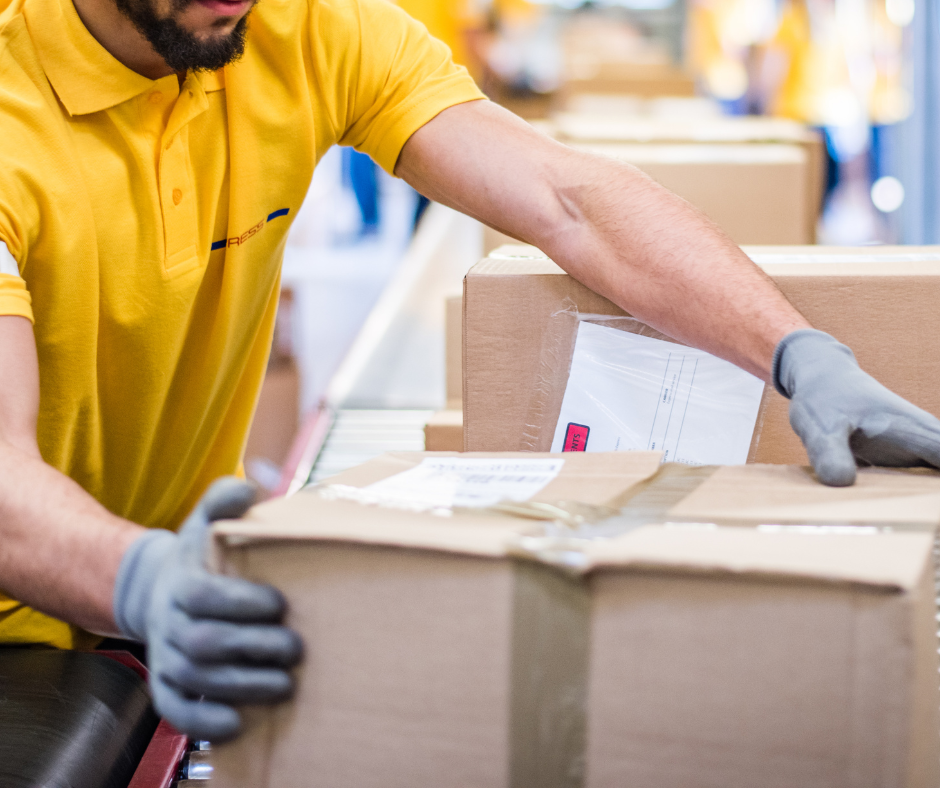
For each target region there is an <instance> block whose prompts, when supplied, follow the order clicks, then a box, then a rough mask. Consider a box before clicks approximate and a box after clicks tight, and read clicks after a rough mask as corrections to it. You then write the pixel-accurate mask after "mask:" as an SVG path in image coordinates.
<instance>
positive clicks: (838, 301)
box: [464, 246, 940, 464]
mask: <svg viewBox="0 0 940 788" xmlns="http://www.w3.org/2000/svg"><path fill="white" fill-rule="evenodd" d="M746 251H747V252H748V253H749V254H750V255H751V256H752V258H753V259H754V260H755V261H756V262H757V263H758V265H760V266H761V268H763V270H764V271H766V272H767V273H768V274H769V275H770V276H771V277H772V278H773V280H774V281H775V282H776V283H777V285H778V286H779V287H780V288H781V290H782V291H783V293H784V294H785V295H786V296H787V298H788V299H789V300H790V301H791V302H792V303H793V305H794V306H795V307H796V308H797V309H799V310H800V311H801V312H802V313H803V314H804V315H805V316H806V317H807V318H808V319H809V321H810V322H811V323H812V324H813V325H814V326H816V327H817V328H819V329H820V330H822V331H827V332H829V333H830V334H832V335H833V336H835V337H836V338H837V339H838V340H840V341H841V342H844V343H845V344H847V345H848V346H849V347H851V348H852V349H853V350H854V352H855V354H856V356H857V358H858V360H859V363H860V364H861V366H862V368H863V369H865V370H866V371H868V372H869V373H871V374H872V375H874V376H875V378H877V379H878V380H880V381H881V382H882V383H884V384H885V385H886V386H888V387H889V388H890V389H892V390H893V391H895V392H897V393H898V394H900V395H901V396H902V397H905V398H906V399H908V400H910V401H911V402H913V403H914V404H915V405H918V406H919V407H921V408H924V409H925V410H927V411H929V412H931V413H933V414H934V415H936V416H940V387H938V386H937V385H936V381H937V380H940V310H938V309H937V304H938V303H940V247H877V248H872V247H863V248H856V249H850V248H839V247H749V248H747V249H746ZM464 291H465V292H464V305H465V306H464V424H465V446H466V448H467V450H468V451H517V450H520V449H524V448H535V449H538V450H547V449H548V448H549V447H550V445H551V442H550V439H549V440H547V442H546V441H543V442H541V443H539V442H536V443H535V444H531V443H528V442H527V439H526V435H527V424H529V422H531V420H532V419H531V418H530V410H531V407H532V403H533V401H534V399H535V397H536V395H538V394H539V392H540V391H549V392H554V394H555V395H557V407H558V408H560V406H561V397H562V395H563V394H564V389H565V385H566V381H567V366H566V362H565V359H566V356H565V353H566V352H567V353H568V354H569V355H568V356H567V358H570V349H571V348H572V347H573V341H574V335H573V333H571V331H572V329H571V328H570V325H571V324H568V325H569V328H565V326H564V325H562V324H561V323H560V321H559V319H558V318H557V317H555V318H553V315H556V314H557V313H559V312H561V311H562V310H565V309H576V310H578V311H579V312H580V313H582V314H597V315H624V314H625V313H624V311H623V310H621V309H620V308H618V307H616V306H615V305H614V304H612V303H611V302H610V301H608V300H607V299H605V298H603V297H602V296H600V295H598V294H597V293H594V292H592V291H591V290H589V289H588V288H586V287H584V286H583V285H582V284H580V283H579V282H577V281H576V280H574V279H573V278H572V277H570V276H568V275H567V274H566V273H565V272H564V271H562V269H561V268H559V267H558V266H557V265H555V264H554V263H553V262H551V261H550V260H548V259H547V258H546V257H545V256H544V255H542V254H541V253H540V252H538V251H537V250H535V249H533V248H532V247H521V246H515V247H504V248H503V249H502V250H499V251H497V252H495V253H494V254H492V255H491V256H490V257H489V258H487V259H486V260H483V261H482V262H480V263H479V264H477V265H476V266H474V267H473V268H472V269H471V270H470V271H469V273H468V274H467V277H466V279H465V281H464ZM565 331H567V332H568V333H564V332H565ZM559 332H562V333H560V334H559ZM559 341H561V342H562V343H564V342H565V341H567V342H568V345H567V349H565V346H564V344H562V345H561V346H558V345H557V343H558V342H559ZM549 342H554V343H555V346H556V347H560V348H561V349H559V350H558V351H557V358H556V361H557V363H555V364H554V365H551V366H548V367H546V366H545V364H544V363H543V358H542V351H543V348H544V347H546V343H549ZM788 407H789V403H788V402H787V400H785V399H784V398H783V397H781V396H780V395H779V394H777V393H776V391H774V390H773V389H772V387H769V386H768V387H767V389H766V391H765V394H764V399H763V402H762V404H761V410H760V414H759V416H758V422H757V430H756V432H755V436H754V441H753V444H752V447H751V454H750V457H749V459H750V460H751V461H755V462H762V463H784V464H787V463H791V464H805V463H806V462H808V459H807V457H806V453H805V451H804V449H803V446H802V444H801V443H800V440H799V438H798V437H797V436H796V434H795V433H794V432H793V430H792V429H791V427H790V422H789V410H788ZM555 413H556V414H557V411H555ZM550 415H551V414H550V413H546V417H549V416H550ZM528 432H529V433H530V434H531V430H528Z"/></svg>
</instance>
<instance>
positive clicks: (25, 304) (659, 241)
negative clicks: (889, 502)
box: [0, 0, 940, 738]
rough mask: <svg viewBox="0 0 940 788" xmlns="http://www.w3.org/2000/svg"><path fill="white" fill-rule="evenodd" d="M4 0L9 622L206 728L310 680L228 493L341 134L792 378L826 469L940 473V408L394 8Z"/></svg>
mask: <svg viewBox="0 0 940 788" xmlns="http://www.w3.org/2000/svg"><path fill="white" fill-rule="evenodd" d="M0 2H4V3H6V7H5V9H4V10H3V11H2V12H0V85H2V89H0V370H2V375H0V587H2V589H3V591H4V592H5V593H6V594H8V596H5V597H3V598H2V600H0V642H4V643H35V644H46V645H51V646H58V647H74V646H78V645H81V644H82V643H85V642H86V641H87V639H88V637H89V636H88V635H87V633H88V632H97V633H104V634H117V633H120V634H123V635H124V636H126V637H129V638H133V639H136V640H139V641H142V642H144V643H146V645H147V647H148V658H149V661H150V667H151V686H152V689H153V692H154V699H155V703H156V706H157V708H158V710H159V711H160V712H161V713H162V714H164V715H165V716H166V717H167V718H168V719H169V720H170V721H171V722H173V723H174V724H176V725H177V726H178V727H180V728H181V729H182V730H184V731H186V732H188V733H191V734H192V735H194V736H202V737H208V738H225V737H228V736H231V735H234V734H235V733H236V732H237V730H238V726H239V716H238V712H237V706H238V705H239V704H241V703H248V702H273V701H276V700H278V699H280V698H283V697H285V696H286V695H287V694H289V693H290V690H291V685H290V679H289V674H288V672H287V669H288V668H289V667H290V666H291V665H293V664H294V663H295V662H296V661H297V660H298V659H299V658H300V651H301V644H300V643H299V641H298V639H297V637H296V635H295V634H294V633H293V632H291V631H290V630H289V629H287V628H285V627H283V626H282V625H281V624H280V623H279V621H280V616H281V614H282V612H283V600H282V599H281V597H280V595H279V594H278V593H277V591H275V590H274V589H271V588H267V587H260V586H257V585H254V584H251V583H247V582H243V581H237V580H235V579H232V578H222V577H217V576H214V575H211V574H209V573H208V572H207V571H206V570H205V569H204V568H203V562H204V556H203V551H204V549H205V536H206V532H207V528H208V526H209V523H210V521H211V520H212V519H214V518H218V517H223V516H238V515H240V514H241V513H242V512H243V511H244V510H245V509H246V507H247V506H248V505H249V503H250V500H251V491H250V489H248V488H247V487H246V486H245V485H243V484H242V483H240V482H237V481H234V480H227V481H222V482H220V483H216V484H215V485H212V487H211V489H209V491H208V492H207V493H206V490H207V488H209V487H210V484H211V483H212V481H213V480H214V479H216V478H217V477H219V476H222V475H225V474H231V473H234V472H236V471H237V470H238V467H239V462H240V457H241V453H242V450H243V447H244V442H245V434H246V431H247V429H248V426H249V422H250V420H251V415H252V409H253V407H254V403H255V400H256V396H257V392H258V389H259V386H260V383H261V379H262V375H263V373H264V368H265V360H266V357H267V353H268V347H269V344H270V340H271V334H272V324H273V318H274V310H275V303H276V295H277V291H278V284H279V272H280V262H281V256H282V252H283V249H284V243H285V238H286V236H287V230H288V227H289V225H290V222H291V220H292V218H293V217H294V216H295V215H296V213H297V210H298V208H299V207H300V204H301V202H302V200H303V198H304V195H305V192H306V190H307V186H308V184H309V182H310V178H311V174H312V172H313V168H314V166H315V165H316V162H317V161H318V159H319V158H320V157H321V156H322V155H323V153H324V152H325V151H326V150H327V149H328V148H329V147H330V146H331V145H334V144H343V145H353V146H355V147H356V148H358V149H359V150H361V151H364V152H366V153H368V154H369V155H370V156H372V157H373V158H374V159H375V160H376V162H377V163H378V164H379V165H381V166H382V167H384V168H385V169H386V170H388V171H389V172H394V173H395V174H397V175H399V176H401V177H404V178H405V179H406V180H408V181H409V182H410V183H412V184H413V185H414V186H415V187H416V188H418V190H419V191H421V192H422V193H424V194H425V195H427V196H428V197H431V198H432V199H436V200H439V201H441V202H444V203H447V204H449V205H452V206H455V207H457V208H459V209H461V210H463V211H466V212H467V213H469V214H471V215H474V216H477V217H479V218H480V219H481V220H483V221H485V222H487V223H489V224H491V225H492V226H494V227H496V228H497V229H499V230H502V231H504V232H507V233H510V234H512V235H514V236H516V237H519V238H522V239H525V240H528V241H531V242H533V243H536V244H538V245H539V246H540V247H541V248H542V249H544V250H545V251H546V252H547V253H548V254H550V255H551V256H552V258H553V259H555V260H557V261H558V262H559V263H560V264H561V265H562V266H564V267H565V268H566V269H567V270H568V271H569V272H570V273H571V274H572V275H573V276H575V277H576V278H578V279H579V280H581V281H582V282H584V283H585V284H586V285H587V286H589V287H591V288H593V289H594V290H596V291H598V292H600V293H602V294H604V295H605V296H607V297H608V298H610V299H611V300H612V301H614V302H615V303H617V304H619V305H620V306H622V307H623V308H624V309H626V310H627V311H629V312H631V313H632V314H634V315H636V316H637V317H638V318H640V319H642V320H644V321H645V322H647V323H650V324H651V325H654V326H656V327H658V328H659V329H661V330H663V331H665V332H667V333H669V334H671V335H672V336H674V337H676V338H678V339H680V340H682V341H685V342H687V343H689V344H692V345H696V346H698V347H701V348H703V349H705V350H708V351H710V352H712V353H715V354H717V355H719V356H722V357H724V358H726V359H729V360H731V361H733V362H735V363H737V364H739V365H741V366H742V367H744V368H746V369H748V370H750V371H752V372H754V373H755V374H758V375H761V376H763V377H764V378H765V379H767V380H772V381H773V382H774V384H775V385H776V386H777V388H778V389H779V390H780V391H781V392H782V393H784V394H785V395H786V396H789V397H791V399H792V405H791V414H792V420H793V424H794V427H795V428H796V429H797V431H798V432H799V434H800V435H801V437H802V438H803V439H804V442H805V443H806V445H807V448H808V450H809V454H810V457H811V459H812V460H813V462H814V464H815V466H816V469H817V473H818V474H819V476H820V478H821V479H822V480H823V481H825V482H827V483H830V484H851V483H852V481H853V480H854V475H855V463H856V459H858V460H859V461H864V462H873V463H880V464H893V465H904V464H916V463H922V462H927V463H930V464H933V465H938V464H940V422H937V420H936V419H934V418H933V417H932V416H929V415H928V414H926V413H923V412H922V411H919V410H917V409H916V408H914V407H913V406H911V405H909V404H908V403H905V402H904V401H903V400H901V399H900V398H898V397H896V396H895V395H893V394H891V393H890V392H888V391H887V390H886V389H884V388H883V387H881V386H880V385H879V384H877V383H876V382H875V381H874V380H872V379H871V378H870V377H868V376H867V375H866V374H865V373H864V372H862V371H861V370H860V369H859V368H858V366H857V365H856V364H855V362H854V359H853V357H852V355H851V352H850V351H849V350H848V349H847V348H845V347H843V346H842V345H839V344H838V343H837V342H836V341H835V340H833V339H832V338H831V337H828V336H827V335H825V334H821V333H820V332H816V331H813V330H812V329H810V327H809V325H808V323H807V322H806V320H805V319H804V318H803V317H802V316H801V315H800V314H799V313H797V312H796V311H795V310H794V309H793V307H792V306H791V305H790V304H789V303H788V302H787V301H786V299H785V298H784V297H783V296H782V295H781V294H780V293H779V292H778V291H777V290H776V289H775V288H774V287H773V285H772V284H771V283H770V282H769V281H767V280H766V278H765V277H764V276H763V275H762V274H761V273H760V272H759V271H758V269H756V268H755V267H754V266H753V265H752V264H751V262H750V261H749V260H748V259H747V257H745V256H744V255H743V254H742V253H741V251H740V250H739V249H738V248H737V247H736V246H735V245H734V244H732V243H731V242H730V241H729V240H728V239H727V238H726V237H725V236H723V235H722V234H721V233H720V231H719V230H717V228H715V227H714V226H713V225H712V224H710V223H709V222H708V221H707V220H706V219H705V218H703V217H702V216H701V215H699V214H698V213H697V212H695V211H694V210H693V209H692V208H691V207H690V206H688V205H687V204H686V203H684V202H683V201H682V200H680V199H678V198H677V197H675V196H674V195H671V194H670V193H668V192H667V191H665V190H664V189H662V188H660V187H659V186H657V185H656V184H655V183H653V182H652V181H651V180H649V179H648V178H646V177H645V176H643V175H642V174H640V173H639V172H638V171H637V170H635V169H633V168H632V167H629V166H626V165H621V164H617V163H615V162H612V161H606V160H601V159H598V158H595V157H593V156H590V155H587V154H583V153H579V152H576V151H573V150H570V149H568V148H565V147H563V146H561V145H558V144H556V143H554V142H552V141H550V140H549V139H547V138H545V137H544V136H542V135H540V134H539V133H537V132H535V131H534V130H532V129H531V128H530V127H529V126H528V125H527V124H525V123H523V122H521V121H519V120H518V119H516V118H514V117H513V116H512V115H510V114H509V113H508V112H506V111H504V110H502V109H500V108H499V107H496V106H494V105H492V104H490V103H489V102H487V101H485V100H482V96H481V94H480V93H479V91H478V90H477V88H476V87H475V85H474V84H473V82H472V81H471V80H470V79H469V77H468V76H467V74H466V72H465V71H464V70H463V69H462V68H459V67H456V66H454V64H453V62H452V61H451V59H450V56H449V54H448V52H447V49H446V47H444V46H443V45H442V44H440V43H439V42H437V41H435V40H433V39H432V38H430V37H429V36H428V35H427V32H426V31H425V29H424V28H423V27H422V26H420V25H418V24H417V23H415V22H413V21H411V20H410V19H409V18H408V17H407V15H406V14H404V13H403V12H402V11H400V10H399V9H397V8H395V7H393V6H392V5H390V4H388V3H386V2H385V0H262V2H261V3H260V4H259V5H258V6H257V8H255V9H254V10H252V5H253V2H254V0H0ZM249 12H251V13H250V16H249ZM187 515H188V516H187ZM181 524H182V528H179V526H180V525H181ZM174 529H179V530H178V532H177V533H174ZM16 600H23V601H16Z"/></svg>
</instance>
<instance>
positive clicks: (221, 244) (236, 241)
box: [210, 208, 290, 252]
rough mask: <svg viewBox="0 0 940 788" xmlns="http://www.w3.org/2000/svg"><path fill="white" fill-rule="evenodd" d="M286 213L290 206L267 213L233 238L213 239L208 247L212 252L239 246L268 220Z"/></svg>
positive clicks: (258, 230)
mask: <svg viewBox="0 0 940 788" xmlns="http://www.w3.org/2000/svg"><path fill="white" fill-rule="evenodd" d="M288 213H290V208H278V209H277V210H276V211H272V212H271V213H269V214H268V218H267V219H262V220H261V221H260V222H258V223H257V224H256V225H255V226H254V227H250V228H249V229H247V230H245V232H243V233H242V234H241V235H236V236H234V237H233V238H223V239H222V240H221V241H213V242H212V246H211V247H210V249H211V251H213V252H214V251H216V250H217V249H225V248H227V247H229V246H241V245H242V244H243V243H245V241H247V240H248V239H249V238H251V237H252V236H253V235H257V234H258V233H260V232H261V231H262V230H263V229H264V226H265V225H266V224H267V223H268V222H270V221H272V220H273V219H277V218H278V217H279V216H287V214H288Z"/></svg>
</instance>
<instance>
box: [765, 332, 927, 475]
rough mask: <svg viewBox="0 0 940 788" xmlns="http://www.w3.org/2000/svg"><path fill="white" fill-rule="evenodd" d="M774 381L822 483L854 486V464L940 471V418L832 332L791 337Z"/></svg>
mask: <svg viewBox="0 0 940 788" xmlns="http://www.w3.org/2000/svg"><path fill="white" fill-rule="evenodd" d="M773 382H774V387H775V388H776V389H777V391H779V392H780V393H781V394H783V396H785V397H787V398H788V399H789V400H790V424H791V425H792V426H793V429H794V430H795V431H796V434H797V435H799V436H800V438H801V439H802V441H803V445H804V446H806V451H807V453H808V454H809V459H810V462H812V463H813V467H814V468H815V469H816V475H817V476H818V477H819V480H820V481H821V482H823V484H828V485H831V486H833V487H846V486H848V485H850V484H854V483H855V468H856V463H858V464H861V465H882V466H894V467H911V466H918V465H921V466H922V465H932V466H934V467H940V420H938V419H936V418H934V417H933V416H931V415H930V414H929V413H927V412H926V411H924V410H921V409H920V408H918V407H915V406H914V405H912V404H911V403H910V402H908V401H907V400H905V399H902V398H901V397H899V396H898V395H897V394H895V393H893V392H892V391H889V390H888V389H886V388H885V387H884V386H882V385H881V384H880V383H879V382H878V381H877V380H875V379H874V378H873V377H871V375H869V374H867V373H866V372H863V371H862V370H861V369H860V368H859V366H858V362H857V361H856V360H855V356H854V355H853V354H852V351H851V350H849V349H848V348H847V347H846V346H845V345H842V344H840V343H839V342H837V341H836V340H835V339H833V338H832V337H831V336H829V335H828V334H824V333H823V332H822V331H816V330H814V329H809V328H808V329H801V330H799V331H794V332H793V333H791V334H787V335H786V336H785V337H784V338H783V339H782V340H781V341H780V344H779V345H777V349H776V351H775V352H774V361H773Z"/></svg>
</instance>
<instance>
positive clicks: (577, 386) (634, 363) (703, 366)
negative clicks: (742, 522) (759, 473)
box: [551, 320, 764, 465]
mask: <svg viewBox="0 0 940 788" xmlns="http://www.w3.org/2000/svg"><path fill="white" fill-rule="evenodd" d="M763 393H764V383H763V381H761V380H760V379H758V378H756V377H754V376H753V375H751V374H749V373H748V372H745V371H744V370H742V369H740V368H738V367H736V366H735V365H734V364H731V363H729V362H727V361H723V360H722V359H720V358H717V357H715V356H712V355H711V354H709V353H705V352H704V351H701V350H696V349H694V348H690V347H686V346H685V345H677V344H675V343H673V342H666V341H664V340H661V339H654V338H651V337H648V336H641V335H639V334H635V333H630V332H627V331H620V330H617V329H616V328H611V327H609V326H605V325H596V324H594V323H590V322H586V321H584V320H581V321H579V322H578V326H577V336H576V339H575V344H574V353H573V354H572V357H571V366H570V369H569V374H568V381H567V384H566V387H565V394H564V399H563V400H562V403H561V412H560V414H559V417H558V421H557V424H556V425H555V432H554V437H553V440H552V446H551V450H552V451H553V452H562V451H591V452H598V451H608V452H609V451H636V450H651V451H662V452H664V455H665V456H664V460H663V461H664V462H683V463H688V464H692V465H736V464H740V463H744V462H746V461H747V456H748V451H749V449H750V446H751V439H752V437H753V434H754V427H755V424H756V422H757V415H758V411H759V409H760V403H761V398H762V396H763Z"/></svg>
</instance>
